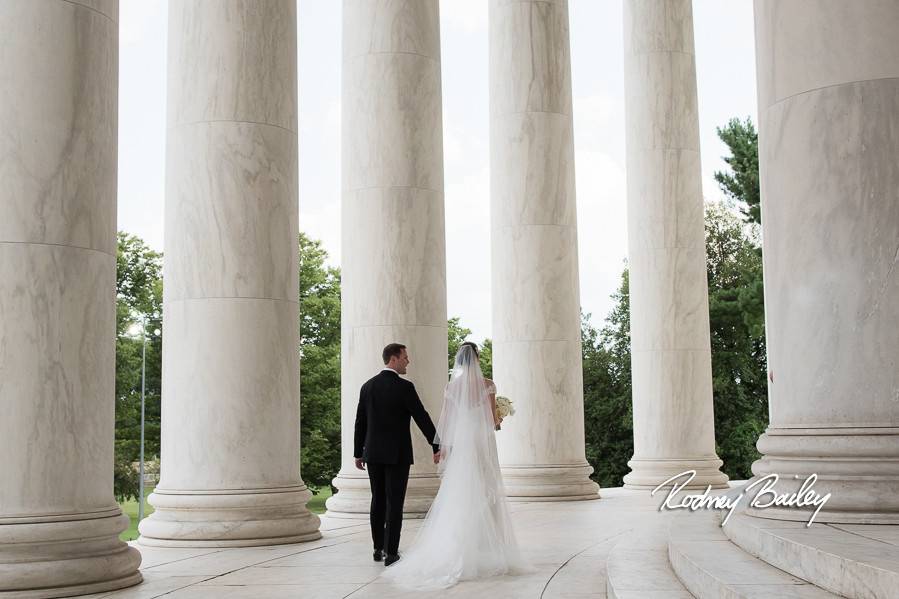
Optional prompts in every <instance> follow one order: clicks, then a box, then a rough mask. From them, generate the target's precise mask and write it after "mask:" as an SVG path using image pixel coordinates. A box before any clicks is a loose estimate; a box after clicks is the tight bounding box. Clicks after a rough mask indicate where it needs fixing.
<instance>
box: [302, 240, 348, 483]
mask: <svg viewBox="0 0 899 599" xmlns="http://www.w3.org/2000/svg"><path fill="white" fill-rule="evenodd" d="M299 251H300V262H299V266H300V338H301V354H302V362H301V367H300V369H301V376H300V390H301V393H300V397H301V409H300V414H301V426H300V444H301V448H302V449H301V461H302V473H303V480H304V482H306V484H308V485H310V486H311V487H312V488H313V489H315V488H319V487H324V486H325V485H329V484H330V483H331V480H332V479H333V478H334V477H335V476H336V475H337V472H338V471H339V470H340V270H339V269H338V268H335V267H333V266H328V265H327V259H328V253H327V251H326V250H325V249H324V248H323V247H322V244H321V242H320V241H318V240H313V239H310V238H309V237H308V236H306V235H305V234H303V233H300V247H299Z"/></svg>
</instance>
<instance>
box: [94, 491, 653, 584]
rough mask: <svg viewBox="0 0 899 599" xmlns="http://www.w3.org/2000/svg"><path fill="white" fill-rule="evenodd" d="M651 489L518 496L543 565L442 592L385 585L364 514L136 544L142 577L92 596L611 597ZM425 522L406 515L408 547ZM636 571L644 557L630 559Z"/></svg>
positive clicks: (533, 554) (533, 557)
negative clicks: (622, 553)
mask: <svg viewBox="0 0 899 599" xmlns="http://www.w3.org/2000/svg"><path fill="white" fill-rule="evenodd" d="M660 501H661V498H660V497H659V496H657V497H656V498H651V497H649V494H648V492H637V491H628V490H624V489H604V490H603V491H602V499H600V500H598V501H583V502H564V503H517V504H513V505H512V511H513V518H514V521H515V528H516V532H517V534H518V539H519V542H520V543H521V545H522V549H523V551H524V552H525V555H526V556H527V557H528V558H529V559H530V561H531V563H532V564H533V565H534V566H535V568H536V572H534V573H533V574H529V575H526V576H518V577H496V578H491V579H486V580H478V581H472V582H463V583H460V584H458V585H456V586H455V587H453V588H451V589H448V590H446V591H441V592H439V593H421V592H412V591H404V590H403V589H400V588H398V587H396V586H394V585H392V584H389V583H386V582H383V581H382V580H381V579H380V578H379V574H380V573H381V571H382V570H383V568H384V567H383V566H382V565H380V564H377V563H375V562H373V561H372V559H371V537H370V533H369V529H368V523H367V521H359V520H341V519H334V518H322V535H323V536H322V539H321V540H319V541H315V542H312V543H304V544H298V545H282V546H273V547H259V548H249V549H159V548H150V547H139V548H140V550H141V553H142V554H143V564H142V567H141V570H142V572H143V575H144V582H143V583H142V584H141V585H139V586H136V587H133V588H131V589H125V590H122V591H117V592H114V593H101V594H96V595H90V597H93V598H99V597H115V598H122V599H124V598H140V599H149V598H151V597H161V596H165V597H167V598H172V599H185V598H189V599H199V598H203V599H212V598H219V597H232V598H253V599H263V598H279V597H291V598H296V597H316V598H320V599H332V598H334V599H337V598H344V597H352V598H353V599H363V598H371V597H391V598H392V597H413V596H414V597H428V596H433V597H438V596H441V597H442V596H447V597H490V599H502V598H505V597H509V598H516V599H519V598H526V597H535V598H537V597H539V598H542V599H552V598H570V599H575V598H583V599H586V598H604V597H606V571H605V568H606V557H607V556H608V554H609V551H610V550H611V548H612V547H614V546H615V545H616V544H617V543H618V542H619V541H621V540H622V539H625V538H627V537H628V536H629V535H634V534H639V533H642V532H647V531H652V530H658V529H659V528H660V527H663V526H665V522H664V521H663V520H664V519H665V518H667V517H668V515H667V514H660V513H659V512H658V511H657V508H658V505H659V503H660ZM418 526H419V522H417V521H414V520H412V521H409V520H407V521H406V523H405V524H404V528H403V538H402V544H401V546H400V553H402V551H403V548H404V547H407V546H408V545H409V544H410V543H411V542H412V541H413V540H414V538H415V534H416V531H417V529H418ZM633 566H634V567H635V568H636V569H639V567H640V565H639V564H634V565H633Z"/></svg>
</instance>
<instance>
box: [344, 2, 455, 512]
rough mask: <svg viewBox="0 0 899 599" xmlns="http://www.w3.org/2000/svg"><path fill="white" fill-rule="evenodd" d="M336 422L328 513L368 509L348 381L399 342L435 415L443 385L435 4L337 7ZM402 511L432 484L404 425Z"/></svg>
mask: <svg viewBox="0 0 899 599" xmlns="http://www.w3.org/2000/svg"><path fill="white" fill-rule="evenodd" d="M342 132H343V133H342V135H343V157H342V171H343V195H342V202H343V204H342V215H343V216H342V218H343V222H342V239H343V246H342V250H341V252H342V273H341V275H342V279H341V284H342V298H341V299H342V308H341V310H342V312H341V318H342V322H341V325H342V341H341V387H342V394H341V406H342V415H341V416H342V417H341V424H342V428H343V436H342V451H343V454H342V456H343V464H342V467H341V471H340V473H339V474H338V476H337V478H335V479H334V486H335V487H337V489H338V490H339V492H338V493H337V494H336V495H334V496H333V497H332V498H330V499H329V500H328V504H327V505H328V515H329V516H338V517H340V516H343V517H354V516H355V517H358V516H361V515H365V514H367V513H368V511H369V506H370V502H371V494H370V488H369V482H368V476H367V473H366V472H363V471H360V470H357V469H356V467H355V465H354V463H353V427H354V423H355V417H356V406H357V405H358V402H359V388H360V387H361V386H362V384H363V383H364V382H365V381H366V380H368V379H369V378H371V377H372V376H374V375H375V374H377V373H378V372H379V371H380V370H381V368H383V367H384V364H383V362H382V361H381V350H382V349H383V348H384V346H385V345H387V344H388V343H391V342H397V343H403V344H404V345H406V346H407V348H408V352H409V356H410V358H411V364H410V365H409V376H408V378H409V380H411V381H412V382H413V383H414V384H415V387H416V389H417V391H418V394H419V396H420V397H421V399H422V403H424V406H425V408H426V409H427V410H428V412H429V413H430V414H431V416H432V418H436V417H437V415H439V414H440V407H441V405H442V402H443V389H444V386H445V385H446V381H447V361H446V360H447V324H446V250H445V237H444V207H443V127H442V107H441V88H440V22H439V13H438V3H437V0H405V1H387V0H345V1H344V4H343V125H342ZM412 438H413V446H414V453H415V456H414V459H415V465H414V466H413V468H412V473H411V477H410V481H409V490H408V492H407V494H406V502H405V512H406V515H407V517H422V516H424V515H425V513H427V510H428V508H429V507H430V505H431V500H432V499H433V497H434V495H435V494H436V491H437V487H438V486H439V479H438V478H437V475H436V468H435V466H434V464H433V461H432V450H431V449H430V446H429V445H428V444H427V442H426V441H425V439H424V438H423V437H422V435H421V434H420V433H419V432H418V430H417V428H415V426H414V425H413V434H412Z"/></svg>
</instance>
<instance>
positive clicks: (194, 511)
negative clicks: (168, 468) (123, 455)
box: [138, 485, 322, 547]
mask: <svg viewBox="0 0 899 599" xmlns="http://www.w3.org/2000/svg"><path fill="white" fill-rule="evenodd" d="M310 497H312V493H311V492H310V491H309V489H308V488H307V487H306V485H299V486H296V487H284V488H274V489H239V490H221V491H189V490H174V489H164V488H159V487H157V488H156V490H155V491H154V492H153V493H152V494H151V495H150V497H149V499H148V500H149V503H150V504H151V505H152V506H153V508H154V509H155V511H154V512H153V513H152V514H151V515H150V516H149V517H148V518H145V519H144V520H143V521H142V522H141V523H140V525H139V526H138V530H139V531H140V538H139V539H138V542H139V543H140V544H141V545H146V546H148V547H254V546H259V545H285V544H288V543H302V542H304V541H314V540H316V539H320V538H321V536H322V535H321V532H319V526H320V524H321V521H320V520H319V518H318V516H316V515H315V514H313V513H312V512H310V511H309V510H308V509H306V503H307V502H308V501H309V498H310Z"/></svg>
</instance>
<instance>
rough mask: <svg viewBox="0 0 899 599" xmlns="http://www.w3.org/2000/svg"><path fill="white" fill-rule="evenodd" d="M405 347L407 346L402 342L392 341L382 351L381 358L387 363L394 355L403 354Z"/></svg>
mask: <svg viewBox="0 0 899 599" xmlns="http://www.w3.org/2000/svg"><path fill="white" fill-rule="evenodd" d="M404 349H406V346H405V345H403V344H402V343H391V344H389V345H388V346H387V347H385V348H384V351H382V352H381V358H382V359H383V360H384V363H385V364H387V363H388V362H390V358H392V357H393V356H397V357H399V356H401V355H402V354H403V350H404Z"/></svg>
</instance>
